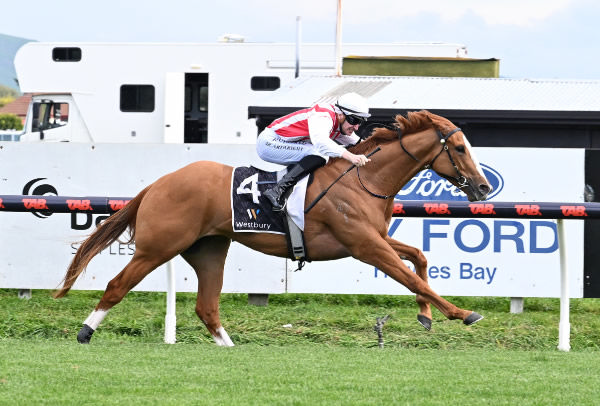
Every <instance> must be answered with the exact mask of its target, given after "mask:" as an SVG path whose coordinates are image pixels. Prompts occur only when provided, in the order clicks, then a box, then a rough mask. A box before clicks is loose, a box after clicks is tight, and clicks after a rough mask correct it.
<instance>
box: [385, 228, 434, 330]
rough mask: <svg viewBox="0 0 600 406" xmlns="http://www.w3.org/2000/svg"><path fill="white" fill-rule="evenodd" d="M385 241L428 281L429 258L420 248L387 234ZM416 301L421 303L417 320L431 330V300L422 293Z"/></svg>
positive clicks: (417, 296)
mask: <svg viewBox="0 0 600 406" xmlns="http://www.w3.org/2000/svg"><path fill="white" fill-rule="evenodd" d="M385 241H386V242H387V243H388V244H389V245H390V247H392V248H393V250H394V251H396V254H397V255H398V256H399V257H400V259H407V260H409V261H410V262H412V264H413V265H414V266H415V271H416V273H417V276H418V277H419V278H421V279H422V280H423V281H425V282H426V283H427V258H425V255H424V254H423V251H421V250H420V249H418V248H415V247H412V246H410V245H406V244H404V243H401V242H400V241H396V240H394V239H393V238H391V237H389V236H386V238H385ZM416 301H417V304H418V305H419V314H418V315H417V320H418V321H419V323H421V325H422V326H423V327H425V328H426V329H427V330H431V319H432V316H431V306H429V301H427V299H425V298H424V297H423V296H422V295H420V294H418V293H417V295H416Z"/></svg>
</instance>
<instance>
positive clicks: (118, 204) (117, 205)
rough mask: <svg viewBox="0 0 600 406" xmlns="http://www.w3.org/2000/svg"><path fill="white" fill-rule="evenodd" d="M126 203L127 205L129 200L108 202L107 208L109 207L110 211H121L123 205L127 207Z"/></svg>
mask: <svg viewBox="0 0 600 406" xmlns="http://www.w3.org/2000/svg"><path fill="white" fill-rule="evenodd" d="M127 203H129V200H109V201H108V206H109V207H110V209H111V210H113V211H118V210H121V209H122V208H123V207H125V205H127Z"/></svg>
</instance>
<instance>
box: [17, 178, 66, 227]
mask: <svg viewBox="0 0 600 406" xmlns="http://www.w3.org/2000/svg"><path fill="white" fill-rule="evenodd" d="M42 180H46V178H36V179H32V180H30V181H29V182H27V183H26V184H25V186H23V192H22V194H23V195H30V196H45V195H53V196H57V195H58V191H57V190H56V188H55V187H54V186H52V185H50V184H48V183H39V182H40V181H42ZM38 183H39V184H38ZM27 200H29V203H27V204H29V205H32V206H31V207H27V206H25V207H27V208H28V209H31V208H34V209H35V210H40V211H32V212H31V214H33V215H34V216H36V217H39V218H46V217H50V216H51V215H52V212H51V211H50V210H48V207H47V206H46V200H45V199H41V200H44V206H45V207H42V205H41V204H40V203H39V202H37V199H27ZM23 204H24V205H26V203H25V201H23ZM37 204H39V207H34V206H35V205H37Z"/></svg>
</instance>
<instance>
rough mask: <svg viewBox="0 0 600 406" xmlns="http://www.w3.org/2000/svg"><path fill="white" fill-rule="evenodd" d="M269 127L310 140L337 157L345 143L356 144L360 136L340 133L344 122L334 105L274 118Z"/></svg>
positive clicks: (289, 138)
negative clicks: (340, 121)
mask: <svg viewBox="0 0 600 406" xmlns="http://www.w3.org/2000/svg"><path fill="white" fill-rule="evenodd" d="M267 128H270V129H271V130H273V131H274V132H275V133H277V135H278V136H280V137H282V138H284V139H285V140H287V141H292V142H293V141H300V140H306V139H310V142H311V143H312V144H313V145H315V146H317V147H318V148H319V150H321V151H322V152H323V153H325V154H326V155H329V156H336V157H337V156H341V154H342V152H343V151H344V148H343V147H342V146H341V145H351V144H355V143H357V142H358V141H359V139H360V138H359V137H358V135H356V134H354V133H352V134H350V135H345V134H342V133H341V132H340V123H339V121H338V119H337V115H336V110H335V108H334V106H333V105H332V104H315V105H314V106H312V107H309V108H306V109H302V110H298V111H295V112H293V113H290V114H288V115H286V116H283V117H281V118H278V119H277V120H275V121H273V122H272V123H271V124H269V126H268V127H267ZM334 141H335V142H334ZM336 142H337V143H336ZM340 144H341V145H340Z"/></svg>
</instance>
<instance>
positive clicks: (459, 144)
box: [396, 111, 492, 201]
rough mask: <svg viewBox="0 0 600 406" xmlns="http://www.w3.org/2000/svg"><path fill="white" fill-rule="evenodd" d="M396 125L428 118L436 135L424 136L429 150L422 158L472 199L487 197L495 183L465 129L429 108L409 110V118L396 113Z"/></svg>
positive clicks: (425, 147)
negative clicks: (489, 179)
mask: <svg viewBox="0 0 600 406" xmlns="http://www.w3.org/2000/svg"><path fill="white" fill-rule="evenodd" d="M396 120H397V125H398V126H399V127H400V128H403V127H405V125H406V124H407V123H410V124H415V122H418V121H423V120H425V121H428V122H429V123H430V125H431V127H432V129H433V130H434V131H435V134H436V135H435V137H432V138H430V139H428V140H426V139H424V138H422V139H421V140H420V141H418V142H420V143H425V144H427V145H424V144H422V148H423V150H426V151H428V152H427V156H426V158H421V161H422V162H423V163H424V164H425V167H426V168H431V169H432V170H434V171H435V172H436V173H437V174H438V175H440V176H441V177H443V178H445V179H447V180H448V181H450V182H451V183H452V184H453V185H454V186H456V187H457V188H459V189H460V190H462V191H463V192H464V193H465V194H466V195H467V197H468V198H469V200H470V201H476V200H485V198H486V197H487V196H488V194H489V193H490V192H491V191H492V186H491V185H490V183H489V182H488V180H487V179H486V177H485V175H484V174H483V170H482V169H481V166H480V165H479V161H477V158H476V157H475V154H474V152H473V148H472V147H471V144H469V141H468V140H467V137H466V136H465V134H464V133H463V132H462V130H461V129H460V128H458V127H456V126H455V125H454V124H452V122H450V121H449V120H447V119H445V118H443V117H440V116H437V115H435V114H432V113H430V112H428V111H420V112H412V113H408V116H407V118H406V119H404V117H402V116H398V117H396Z"/></svg>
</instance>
